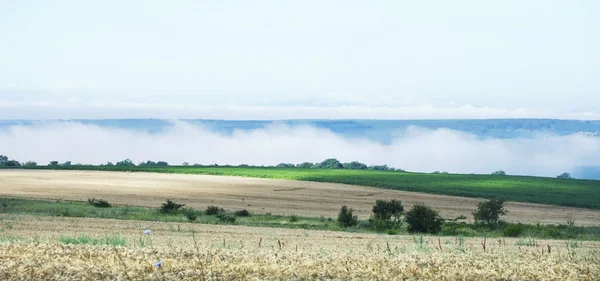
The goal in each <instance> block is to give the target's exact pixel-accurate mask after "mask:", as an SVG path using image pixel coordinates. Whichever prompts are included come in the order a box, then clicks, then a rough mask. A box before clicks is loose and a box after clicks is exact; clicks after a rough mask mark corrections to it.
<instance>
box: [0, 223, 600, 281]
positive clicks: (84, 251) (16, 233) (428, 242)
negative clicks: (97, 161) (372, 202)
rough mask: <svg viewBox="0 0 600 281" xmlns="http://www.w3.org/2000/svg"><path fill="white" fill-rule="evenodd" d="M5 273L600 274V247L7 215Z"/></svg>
mask: <svg viewBox="0 0 600 281" xmlns="http://www.w3.org/2000/svg"><path fill="white" fill-rule="evenodd" d="M146 229H150V230H151V234H150V235H144V234H143V232H144V231H145V230H146ZM76 237H88V238H89V239H95V241H113V240H115V241H116V240H118V242H119V243H118V244H119V245H114V244H113V245H111V243H110V242H106V243H99V244H100V245H91V244H89V243H83V244H80V245H70V244H65V241H67V240H68V238H76ZM159 262H162V266H160V267H159V266H157V263H159ZM0 279H1V280H49V279H50V280H599V279H600V245H599V244H598V243H595V242H574V241H558V240H556V241H554V240H531V239H486V240H484V239H482V238H466V239H461V238H455V237H434V236H397V235H394V236H390V235H378V234H359V233H341V232H328V231H309V230H292V229H275V228H256V227H242V226H220V225H200V224H188V223H179V224H178V223H163V222H140V221H118V220H108V219H88V218H59V217H35V216H24V215H0Z"/></svg>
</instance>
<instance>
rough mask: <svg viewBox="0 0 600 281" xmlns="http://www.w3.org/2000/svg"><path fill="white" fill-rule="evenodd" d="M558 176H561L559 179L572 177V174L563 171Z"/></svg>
mask: <svg viewBox="0 0 600 281" xmlns="http://www.w3.org/2000/svg"><path fill="white" fill-rule="evenodd" d="M556 178H559V179H572V177H571V174H569V173H562V174H560V175H558V176H556Z"/></svg>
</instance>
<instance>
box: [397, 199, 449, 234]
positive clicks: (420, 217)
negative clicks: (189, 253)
mask: <svg viewBox="0 0 600 281" xmlns="http://www.w3.org/2000/svg"><path fill="white" fill-rule="evenodd" d="M405 219H406V222H407V223H408V231H409V232H420V233H431V234H436V233H438V232H440V231H441V230H442V224H443V222H444V220H443V219H442V218H441V217H440V214H439V212H438V211H436V210H434V209H433V208H431V207H429V206H426V205H423V204H415V205H413V207H412V209H410V211H408V212H407V213H406V216H405Z"/></svg>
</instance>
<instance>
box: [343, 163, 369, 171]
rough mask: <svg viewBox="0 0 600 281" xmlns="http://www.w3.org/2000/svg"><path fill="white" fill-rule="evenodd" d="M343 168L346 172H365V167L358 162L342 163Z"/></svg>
mask: <svg viewBox="0 0 600 281" xmlns="http://www.w3.org/2000/svg"><path fill="white" fill-rule="evenodd" d="M343 168H344V169H348V170H366V169H367V165H366V164H363V163H360V162H358V161H352V162H350V163H344V164H343Z"/></svg>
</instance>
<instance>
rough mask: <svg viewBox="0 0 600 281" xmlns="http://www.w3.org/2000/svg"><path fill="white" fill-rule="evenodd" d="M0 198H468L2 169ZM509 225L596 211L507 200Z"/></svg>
mask: <svg viewBox="0 0 600 281" xmlns="http://www.w3.org/2000/svg"><path fill="white" fill-rule="evenodd" d="M0 196H16V197H25V198H43V199H62V200H76V201H87V199H88V198H92V197H95V198H102V199H105V200H108V201H109V202H110V203H113V204H124V205H125V204H126V205H137V206H148V207H158V206H160V205H161V204H162V203H163V202H165V201H166V199H172V200H174V201H176V202H181V203H185V204H186V205H187V206H190V207H193V208H197V209H204V208H206V206H208V205H217V206H219V207H223V208H225V209H228V210H238V209H247V210H249V211H251V212H257V213H269V212H270V213H273V214H287V215H290V214H296V215H301V216H325V217H335V216H337V212H338V210H339V208H340V206H341V205H348V206H350V207H352V208H354V210H355V211H356V212H357V214H358V215H359V217H361V218H366V217H368V216H369V215H370V212H371V208H372V206H373V204H374V203H375V200H377V199H399V200H402V202H403V203H404V205H405V207H406V208H408V207H410V206H411V205H412V204H414V203H417V202H422V203H425V204H427V205H430V206H432V207H434V208H436V209H438V210H439V211H440V213H441V214H442V216H443V217H446V218H451V217H456V216H459V215H464V216H467V217H469V218H471V217H472V215H471V212H473V210H474V209H475V208H476V205H477V203H478V202H479V201H480V200H478V199H474V198H464V197H454V196H442V195H432V194H425V193H417V192H403V191H393V190H385V189H379V188H372V187H362V186H352V185H344V184H333V183H316V182H303V181H285V180H271V179H254V178H241V177H226V176H204V175H178V174H156V173H121V172H90V171H39V170H0ZM507 209H508V210H509V214H508V215H507V216H506V217H505V219H506V220H508V221H519V222H525V223H536V222H540V223H565V222H567V220H574V221H575V223H576V224H579V225H600V211H596V210H588V209H579V208H567V207H557V206H550V205H541V204H528V203H517V202H509V203H508V204H507Z"/></svg>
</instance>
